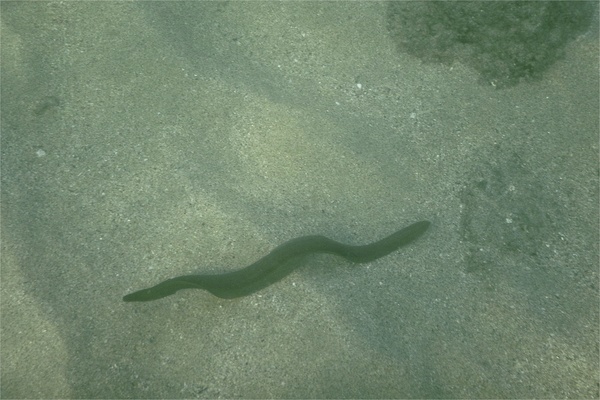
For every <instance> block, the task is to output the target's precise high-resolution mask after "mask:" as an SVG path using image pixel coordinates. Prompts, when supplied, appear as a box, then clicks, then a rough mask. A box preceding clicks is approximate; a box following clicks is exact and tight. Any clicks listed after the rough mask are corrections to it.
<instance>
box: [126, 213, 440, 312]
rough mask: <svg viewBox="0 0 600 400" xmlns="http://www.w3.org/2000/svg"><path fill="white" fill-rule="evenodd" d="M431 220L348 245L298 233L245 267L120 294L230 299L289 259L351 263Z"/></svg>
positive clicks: (415, 234)
mask: <svg viewBox="0 0 600 400" xmlns="http://www.w3.org/2000/svg"><path fill="white" fill-rule="evenodd" d="M430 224H431V223H430V222H429V221H419V222H416V223H414V224H412V225H409V226H407V227H406V228H403V229H401V230H399V231H398V232H396V233H393V234H391V235H390V236H388V237H385V238H383V239H381V240H379V241H377V242H374V243H371V244H367V245H363V246H352V245H347V244H343V243H340V242H337V241H335V240H333V239H329V238H327V237H325V236H302V237H299V238H296V239H292V240H290V241H288V242H285V243H283V244H281V245H279V246H278V247H276V248H275V249H274V250H273V251H271V252H270V253H269V254H267V255H266V256H264V257H263V258H261V259H260V260H258V261H256V262H255V263H254V264H251V265H249V266H247V267H245V268H242V269H239V270H237V271H233V272H229V273H225V274H218V275H184V276H178V277H175V278H172V279H168V280H166V281H164V282H161V283H159V284H158V285H156V286H153V287H151V288H148V289H142V290H138V291H137V292H134V293H130V294H128V295H126V296H125V297H123V301H127V302H130V301H151V300H158V299H161V298H163V297H166V296H170V295H172V294H174V293H175V292H177V291H178V290H181V289H204V290H206V291H208V292H210V293H212V294H213V295H215V296H217V297H221V298H224V299H232V298H236V297H242V296H247V295H249V294H252V293H254V292H257V291H259V290H261V289H263V288H265V287H267V286H269V285H271V284H273V283H275V282H277V281H279V280H281V279H283V278H284V277H286V276H287V275H289V274H290V273H291V272H292V271H293V270H294V269H296V268H297V267H298V266H299V264H297V263H291V262H289V261H290V260H292V259H295V258H297V257H301V256H304V255H308V254H313V253H330V254H336V255H338V256H341V257H344V258H345V259H347V260H349V261H352V262H355V263H365V262H369V261H373V260H376V259H378V258H380V257H383V256H386V255H388V254H390V253H391V252H393V251H395V250H397V249H398V248H400V247H402V246H405V245H407V244H409V243H411V242H412V241H414V240H416V239H417V238H419V237H420V236H421V235H423V234H424V233H425V231H426V230H427V228H429V225H430Z"/></svg>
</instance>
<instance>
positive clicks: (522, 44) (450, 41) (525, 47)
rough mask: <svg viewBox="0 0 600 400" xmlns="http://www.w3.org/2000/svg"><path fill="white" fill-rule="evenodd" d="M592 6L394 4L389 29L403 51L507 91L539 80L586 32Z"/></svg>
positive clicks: (569, 3)
mask: <svg viewBox="0 0 600 400" xmlns="http://www.w3.org/2000/svg"><path fill="white" fill-rule="evenodd" d="M595 12H597V2H591V1H459V2H457V1H416V2H413V1H392V2H390V3H389V8H388V16H387V19H388V29H389V31H390V34H391V36H392V38H393V40H394V41H395V42H396V45H397V47H398V49H399V50H400V51H401V52H406V53H409V54H411V55H413V56H416V57H418V58H420V59H421V60H423V61H425V62H441V63H446V64H452V63H453V62H455V61H458V62H461V63H463V64H466V65H469V66H471V67H472V68H474V69H475V70H476V71H478V72H479V74H480V81H481V82H482V83H486V84H493V85H494V86H496V87H508V86H513V85H515V84H518V83H519V82H520V81H521V80H530V79H539V78H540V77H541V76H542V73H543V72H544V71H545V70H547V69H548V68H549V67H550V66H551V65H552V64H554V62H556V61H557V60H559V59H560V58H562V57H563V56H564V49H565V47H566V45H567V44H568V43H569V42H570V41H571V40H573V39H575V38H576V37H577V36H578V35H581V34H584V33H586V32H587V31H588V30H589V29H590V26H591V24H592V20H593V16H594V13H595Z"/></svg>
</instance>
